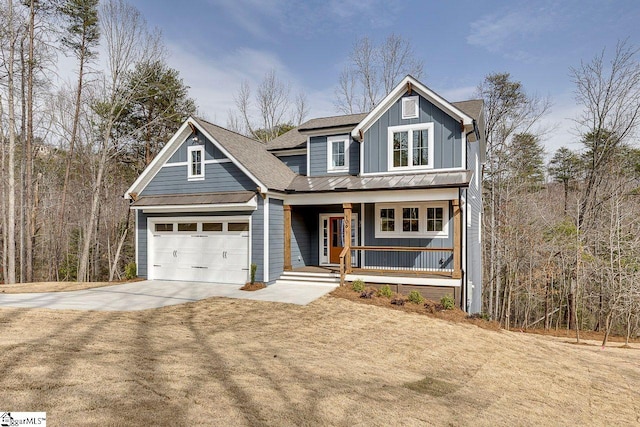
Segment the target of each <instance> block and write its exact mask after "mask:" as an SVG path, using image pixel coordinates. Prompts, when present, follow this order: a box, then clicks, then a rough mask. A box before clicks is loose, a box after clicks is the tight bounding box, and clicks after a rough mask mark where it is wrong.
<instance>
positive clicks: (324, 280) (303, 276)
mask: <svg viewBox="0 0 640 427" xmlns="http://www.w3.org/2000/svg"><path fill="white" fill-rule="evenodd" d="M276 283H308V284H314V283H315V284H321V285H336V284H340V275H339V274H336V273H307V272H302V271H300V272H296V271H285V272H283V273H282V275H281V276H280V278H279V279H278V280H277V281H276Z"/></svg>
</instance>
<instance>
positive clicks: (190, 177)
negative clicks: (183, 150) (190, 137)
mask: <svg viewBox="0 0 640 427" xmlns="http://www.w3.org/2000/svg"><path fill="white" fill-rule="evenodd" d="M194 151H200V171H201V172H202V173H201V174H200V175H193V174H192V173H191V172H192V170H193V168H192V167H191V166H192V161H191V160H192V155H191V153H193V152H194ZM204 164H205V162H204V145H192V146H190V147H188V148H187V179H188V180H189V181H202V180H203V179H204Z"/></svg>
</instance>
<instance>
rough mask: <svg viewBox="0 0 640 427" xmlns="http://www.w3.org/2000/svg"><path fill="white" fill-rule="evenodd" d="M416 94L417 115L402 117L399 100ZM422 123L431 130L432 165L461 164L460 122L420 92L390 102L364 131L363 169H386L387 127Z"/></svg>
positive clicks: (453, 165) (364, 170)
mask: <svg viewBox="0 0 640 427" xmlns="http://www.w3.org/2000/svg"><path fill="white" fill-rule="evenodd" d="M416 96H417V98H418V105H417V107H418V108H417V117H416V118H411V119H404V118H403V111H402V103H403V101H404V100H405V99H407V98H411V97H416ZM421 124H424V125H425V127H426V126H428V131H429V132H432V133H433V135H432V136H430V137H432V146H429V149H430V150H432V151H431V152H430V154H429V155H430V156H432V159H430V162H431V169H452V168H461V167H463V164H462V151H463V144H462V130H461V127H460V122H459V121H458V120H457V119H456V118H454V117H451V115H449V114H448V113H447V112H445V111H444V110H443V109H442V108H440V107H439V106H438V105H436V104H435V103H433V102H431V101H430V100H429V99H427V98H426V97H424V96H422V95H419V94H418V95H416V93H415V92H413V93H412V94H405V95H403V96H401V97H399V98H398V99H396V101H395V102H393V103H392V104H391V105H390V106H389V107H388V108H387V110H385V111H384V112H382V114H381V115H380V116H379V117H378V119H377V120H375V121H374V122H373V123H372V124H371V125H370V126H369V127H368V129H367V130H366V131H365V132H364V134H363V136H364V141H363V143H362V144H363V154H364V156H363V157H364V158H363V167H364V169H363V173H365V174H367V173H386V172H389V157H390V156H392V152H391V148H390V146H391V144H390V140H389V138H390V137H389V133H390V132H389V129H390V128H391V129H394V128H396V127H403V128H404V127H406V129H411V126H412V125H421Z"/></svg>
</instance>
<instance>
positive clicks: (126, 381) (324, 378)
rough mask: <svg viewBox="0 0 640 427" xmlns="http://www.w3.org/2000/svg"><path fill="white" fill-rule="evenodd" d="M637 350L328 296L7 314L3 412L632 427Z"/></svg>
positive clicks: (2, 319)
mask: <svg viewBox="0 0 640 427" xmlns="http://www.w3.org/2000/svg"><path fill="white" fill-rule="evenodd" d="M636 347H637V346H636ZM638 354H639V353H638V352H637V351H630V350H626V349H620V348H613V347H612V348H607V349H606V350H604V351H601V350H600V349H599V348H598V347H592V346H572V345H567V344H565V343H564V342H562V341H561V339H559V338H550V337H539V336H533V335H528V334H521V333H510V332H496V331H489V330H484V329H480V328H477V327H475V326H473V325H466V324H455V323H451V322H446V321H442V320H438V319H433V318H430V317H428V316H421V315H417V314H414V313H405V312H402V311H397V310H389V309H386V308H382V307H376V306H368V305H363V304H357V303H354V302H352V301H348V300H345V299H341V298H334V297H331V296H327V297H324V298H322V299H320V300H318V301H316V302H314V303H312V304H310V305H309V306H306V307H300V306H294V305H287V304H277V303H266V302H259V301H248V300H229V299H222V298H212V299H208V300H204V301H200V302H197V303H190V304H184V305H179V306H171V307H165V308H162V309H156V310H148V311H142V312H130V313H119V312H79V311H51V310H40V309H37V310H36V309H33V310H24V309H0V372H2V375H0V402H2V407H3V409H7V410H14V411H27V410H31V411H47V418H48V419H49V420H50V422H51V425H67V426H73V425H96V426H97V425H123V426H124V425H192V424H193V425H273V426H287V425H344V426H351V425H367V426H369V425H379V426H387V425H454V426H455V425H480V426H482V425H486V426H489V425H490V426H496V425H497V426H500V425H504V426H507V425H508V426H511V425H554V424H555V425H567V424H570V425H632V424H637V423H639V422H640V365H639V364H638Z"/></svg>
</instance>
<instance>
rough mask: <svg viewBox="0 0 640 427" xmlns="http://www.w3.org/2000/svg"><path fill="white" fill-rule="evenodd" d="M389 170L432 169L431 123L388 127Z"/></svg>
mask: <svg viewBox="0 0 640 427" xmlns="http://www.w3.org/2000/svg"><path fill="white" fill-rule="evenodd" d="M388 138H389V139H388V141H389V154H390V155H389V170H390V171H391V170H402V169H431V168H433V123H420V124H416V125H404V126H390V127H389V135H388Z"/></svg>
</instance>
